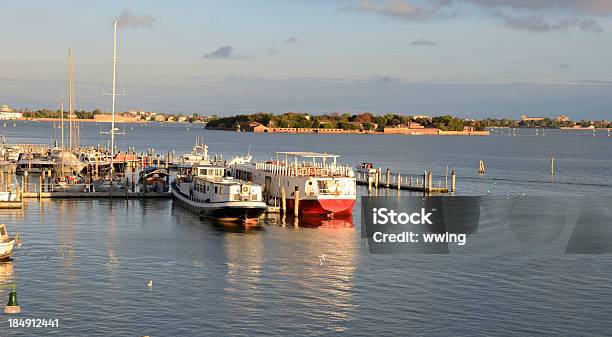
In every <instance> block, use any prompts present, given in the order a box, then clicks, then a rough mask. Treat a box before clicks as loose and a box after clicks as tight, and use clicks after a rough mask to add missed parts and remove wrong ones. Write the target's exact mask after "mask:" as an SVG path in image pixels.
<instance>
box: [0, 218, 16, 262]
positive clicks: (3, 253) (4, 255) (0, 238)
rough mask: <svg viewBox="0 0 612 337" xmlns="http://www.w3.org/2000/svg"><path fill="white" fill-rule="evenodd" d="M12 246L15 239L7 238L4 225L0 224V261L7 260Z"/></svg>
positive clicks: (11, 252) (11, 251)
mask: <svg viewBox="0 0 612 337" xmlns="http://www.w3.org/2000/svg"><path fill="white" fill-rule="evenodd" d="M14 246H15V238H11V237H9V236H8V233H7V232H6V227H5V226H4V224H0V260H2V261H4V260H9V259H10V258H11V254H13V247H14Z"/></svg>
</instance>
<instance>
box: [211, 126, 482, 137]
mask: <svg viewBox="0 0 612 337" xmlns="http://www.w3.org/2000/svg"><path fill="white" fill-rule="evenodd" d="M206 129H207V130H218V131H232V132H248V133H289V134H324V135H329V134H333V135H335V134H341V135H342V134H344V135H346V134H349V135H397V136H401V135H404V136H489V135H491V132H490V131H488V130H485V131H444V130H440V129H435V128H422V129H405V130H401V131H400V132H383V131H366V130H342V129H323V128H320V129H316V128H266V129H261V130H257V129H255V130H236V129H232V128H227V127H210V126H207V127H206Z"/></svg>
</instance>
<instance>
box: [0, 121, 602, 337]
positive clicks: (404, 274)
mask: <svg viewBox="0 0 612 337" xmlns="http://www.w3.org/2000/svg"><path fill="white" fill-rule="evenodd" d="M106 127H108V126H106ZM131 127H133V130H132V129H131ZM120 128H123V126H120ZM99 129H100V125H95V124H93V123H83V129H82V132H81V133H82V136H83V139H82V143H83V144H97V143H99V142H101V140H103V139H104V138H102V137H100V135H99V133H98V132H99ZM0 132H2V134H4V135H5V136H7V137H8V139H9V141H10V142H28V143H49V141H50V139H51V138H53V128H52V124H49V123H33V122H27V123H23V122H18V123H17V127H15V128H13V127H12V125H9V126H8V127H7V128H4V129H0ZM202 135H203V136H204V138H205V142H206V143H207V144H208V145H209V146H210V151H211V153H223V155H224V157H229V156H231V155H232V154H239V153H244V152H246V151H247V150H248V147H249V144H252V150H251V152H252V153H253V155H254V156H255V157H256V158H259V159H266V158H270V157H271V156H272V153H273V151H279V150H308V151H328V152H334V153H338V154H340V155H341V156H342V157H341V160H342V161H343V162H345V163H351V164H358V163H361V162H363V161H369V162H373V163H375V165H376V166H381V167H383V168H387V167H390V168H391V169H393V170H394V171H395V170H401V171H402V173H415V174H419V173H420V172H422V171H423V170H425V169H433V171H434V173H436V174H438V175H441V174H442V175H443V174H444V172H445V169H446V166H447V165H448V166H449V169H455V170H457V174H458V176H459V178H458V188H459V192H460V193H462V194H471V195H479V194H486V193H489V192H490V193H491V194H501V195H507V194H522V193H525V194H527V195H540V194H542V195H559V194H563V195H569V196H571V195H586V194H588V195H601V196H603V195H610V187H611V186H612V181H611V180H610V178H609V176H610V167H612V166H611V165H610V164H611V163H612V158H611V156H612V155H611V153H612V152H611V151H610V149H611V148H610V146H611V145H610V144H612V138H608V137H607V133H604V132H599V133H597V134H596V135H595V136H593V135H592V133H588V134H587V135H584V134H581V135H576V134H575V132H574V133H561V132H560V131H553V130H550V131H549V130H547V131H546V136H536V135H535V131H534V130H525V129H523V130H520V132H519V133H518V135H517V136H508V135H498V134H494V135H493V136H491V137H426V136H423V137H403V136H361V135H285V134H250V133H234V132H222V131H204V130H203V127H202V126H198V125H192V126H191V127H190V130H189V131H187V127H186V125H179V124H174V125H173V124H165V125H164V126H159V125H147V126H140V125H133V126H130V125H128V126H126V136H125V140H123V139H122V138H123V136H119V137H118V141H117V143H118V145H119V146H128V145H129V146H135V147H136V149H137V150H140V151H142V150H145V149H146V148H147V147H154V148H155V149H156V151H157V152H159V153H165V152H166V151H169V150H170V148H174V149H175V150H176V152H177V153H181V152H186V151H189V150H190V148H191V146H193V143H194V141H195V137H196V136H202ZM551 155H554V156H555V159H556V167H557V169H558V171H557V175H556V176H554V177H550V175H549V166H548V165H549V159H548V158H549V157H550V156H551ZM480 159H482V160H484V161H485V163H486V168H487V173H486V174H485V175H484V176H482V177H480V176H479V175H478V173H477V169H478V161H479V160H480ZM360 192H362V193H363V192H364V191H363V189H361V190H360ZM383 193H384V192H383ZM359 212H360V206H359V204H358V205H356V208H355V211H354V217H353V220H352V221H350V220H349V221H326V222H324V223H323V224H322V225H323V226H320V227H316V228H308V227H303V226H300V227H297V228H296V227H294V226H293V225H287V226H280V225H277V224H276V223H277V222H276V220H275V219H270V220H269V221H267V222H264V223H262V225H261V226H259V227H256V228H249V229H244V228H241V227H238V226H232V225H222V224H218V223H215V222H213V221H210V220H202V219H199V218H197V217H195V216H193V215H192V214H191V213H189V212H187V211H185V210H184V209H182V208H180V207H177V206H175V205H174V204H173V202H172V201H171V200H144V201H138V200H129V201H126V200H112V201H110V200H44V201H43V202H42V203H38V202H29V203H28V205H27V208H26V210H25V211H23V212H15V211H2V212H0V221H1V222H3V223H5V224H7V227H8V229H9V231H10V232H11V233H14V232H19V233H20V234H21V237H22V240H23V242H24V244H23V246H22V247H21V248H20V249H19V250H18V251H17V253H16V254H15V260H14V261H13V262H12V268H13V272H12V273H10V274H11V275H7V271H8V269H9V267H7V266H4V267H3V268H4V269H2V270H0V283H4V284H12V283H15V284H16V285H17V290H18V300H19V302H20V305H21V306H22V311H23V313H22V314H21V315H19V316H15V317H22V318H59V319H60V328H59V329H52V328H38V329H25V328H17V329H14V328H9V327H8V324H7V323H6V321H4V322H2V323H0V336H3V335H10V336H22V335H36V334H41V335H42V334H51V333H56V334H58V335H90V336H91V335H117V336H125V335H134V336H140V335H152V336H153V335H154V336H167V335H253V334H272V335H287V334H308V335H336V334H337V333H344V334H360V335H467V334H469V335H472V334H478V333H480V334H483V335H528V334H544V333H559V334H566V335H587V334H592V335H604V334H607V333H609V331H611V330H612V321H610V319H609V317H610V316H611V314H612V309H611V307H610V303H612V285H611V283H610V282H609V280H610V277H611V276H612V272H611V271H612V259H611V257H610V256H608V255H599V256H586V255H559V256H529V257H490V256H488V257H487V256H453V255H450V256H433V255H415V256H394V255H371V254H369V253H368V252H367V248H366V247H365V246H364V245H363V243H362V242H361V240H360V238H359V229H360V227H359V226H360V219H359V218H360V215H359V214H360V213H359ZM323 256H324V258H323ZM2 271H4V273H2ZM148 280H152V281H153V287H152V288H151V289H149V288H147V287H146V282H147V281H148ZM7 292H8V290H7V289H5V290H4V292H3V293H2V295H1V299H2V301H5V300H6V299H7V298H8V294H7ZM5 317H6V316H5Z"/></svg>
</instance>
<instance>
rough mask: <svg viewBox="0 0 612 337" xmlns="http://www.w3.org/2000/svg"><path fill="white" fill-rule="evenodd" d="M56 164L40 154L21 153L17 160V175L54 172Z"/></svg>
mask: <svg viewBox="0 0 612 337" xmlns="http://www.w3.org/2000/svg"><path fill="white" fill-rule="evenodd" d="M53 167H55V163H54V162H53V161H51V160H49V159H48V158H47V157H44V156H43V155H42V154H40V153H21V154H20V155H19V159H18V160H17V167H16V172H17V173H24V172H25V171H28V173H41V172H43V171H48V170H52V169H53Z"/></svg>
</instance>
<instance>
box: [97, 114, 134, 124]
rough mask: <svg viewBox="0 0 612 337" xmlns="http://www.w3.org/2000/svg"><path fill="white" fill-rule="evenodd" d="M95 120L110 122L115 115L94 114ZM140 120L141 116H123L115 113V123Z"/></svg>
mask: <svg viewBox="0 0 612 337" xmlns="http://www.w3.org/2000/svg"><path fill="white" fill-rule="evenodd" d="M94 121H96V122H101V123H109V122H112V121H113V115H110V114H99V115H94ZM138 121H140V117H136V116H123V115H119V114H115V123H134V122H138Z"/></svg>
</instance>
